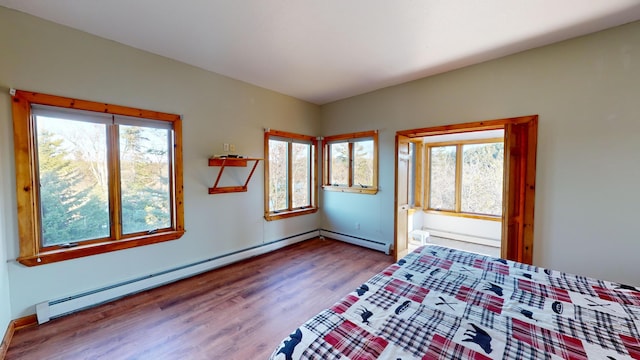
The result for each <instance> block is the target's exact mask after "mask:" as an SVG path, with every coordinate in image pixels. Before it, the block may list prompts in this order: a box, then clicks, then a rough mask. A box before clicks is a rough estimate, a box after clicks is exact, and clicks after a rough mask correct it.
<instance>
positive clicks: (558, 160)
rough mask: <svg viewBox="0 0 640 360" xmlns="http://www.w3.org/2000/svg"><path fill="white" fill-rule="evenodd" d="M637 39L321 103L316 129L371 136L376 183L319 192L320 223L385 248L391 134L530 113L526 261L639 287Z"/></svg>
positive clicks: (539, 53) (521, 58) (580, 42)
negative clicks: (535, 118) (374, 189)
mask: <svg viewBox="0 0 640 360" xmlns="http://www.w3.org/2000/svg"><path fill="white" fill-rule="evenodd" d="M639 44H640V22H635V23H632V24H629V25H626V26H621V27H618V28H614V29H610V30H607V31H603V32H599V33H596V34H592V35H588V36H584V37H581V38H577V39H573V40H568V41H565V42H562V43H558V44H555V45H551V46H546V47H543V48H538V49H534V50H530V51H526V52H523V53H520V54H516V55H513V56H508V57H505V58H502V59H498V60H494V61H489V62H486V63H483V64H479V65H476V66H471V67H468V68H464V69H461V70H458V71H453V72H450V73H446V74H442V75H438V76H433V77H429V78H425V79H422V80H418V81H414V82H410V83H406V84H403V85H399V86H395V87H390V88H387V89H383V90H379V91H375V92H372V93H369V94H365V95H361V96H356V97H353V98H349V99H346V100H342V101H338V102H335V103H332V104H329V105H326V106H323V107H322V109H321V110H322V130H323V133H324V134H335V133H344V132H353V131H363V130H369V129H379V130H380V134H379V136H380V137H379V139H380V185H381V186H382V191H381V192H380V193H378V194H377V195H375V196H362V195H361V196H358V197H357V199H356V198H353V197H355V196H354V195H346V194H340V193H332V194H324V204H325V208H326V209H328V211H330V210H329V209H339V214H336V213H332V215H331V216H325V217H324V218H323V227H324V228H334V229H335V230H336V231H342V232H345V233H349V234H359V233H362V234H365V233H366V234H373V235H372V236H377V237H379V238H381V239H385V240H386V241H392V239H393V214H394V208H393V187H394V154H393V153H394V135H395V132H396V131H398V130H406V129H415V128H422V127H430V126H438V125H444V124H454V123H463V122H472V121H479V120H488V119H498V118H505V117H514V116H522V115H531V114H539V115H540V118H539V133H538V137H539V139H538V163H537V178H536V204H535V205H536V211H535V228H534V233H535V240H534V241H535V243H534V257H533V261H534V264H536V265H540V266H545V267H551V268H555V269H559V270H564V271H569V272H573V273H581V274H585V275H590V276H595V277H599V278H604V279H609V280H613V281H619V282H625V283H631V284H636V285H638V284H640V272H639V271H638V266H637V258H638V254H640V241H638V227H637V223H638V218H639V217H640V211H639V210H638V204H640V191H638V190H637V184H638V179H640V157H639V156H638V154H640V141H639V140H638V139H639V137H640V101H639V94H640V46H639ZM355 216H357V217H358V218H361V219H369V220H370V221H368V222H366V223H365V222H363V227H362V228H361V230H359V231H356V230H354V229H353V227H352V224H351V223H352V222H353V221H352V220H350V219H351V218H349V217H355ZM338 219H339V220H338ZM365 224H366V227H365ZM377 231H380V232H381V233H380V234H378V233H377Z"/></svg>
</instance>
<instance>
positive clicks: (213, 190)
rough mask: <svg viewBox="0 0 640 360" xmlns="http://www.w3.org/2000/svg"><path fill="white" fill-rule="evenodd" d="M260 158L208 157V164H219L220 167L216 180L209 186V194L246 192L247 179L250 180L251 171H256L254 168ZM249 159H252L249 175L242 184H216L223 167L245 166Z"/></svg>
mask: <svg viewBox="0 0 640 360" xmlns="http://www.w3.org/2000/svg"><path fill="white" fill-rule="evenodd" d="M260 160H262V159H258V158H210V159H209V166H219V167H220V172H219V173H218V177H217V178H216V182H215V183H214V184H213V187H210V188H209V194H226V193H234V192H246V191H247V185H249V181H250V180H251V176H253V173H254V172H255V171H256V168H257V167H258V163H259V162H260ZM250 161H254V164H253V167H252V168H251V171H250V172H249V176H248V177H247V180H246V181H245V182H244V185H242V186H218V183H219V182H220V177H221V176H222V172H223V171H224V168H225V167H227V166H234V167H246V166H247V163H248V162H250Z"/></svg>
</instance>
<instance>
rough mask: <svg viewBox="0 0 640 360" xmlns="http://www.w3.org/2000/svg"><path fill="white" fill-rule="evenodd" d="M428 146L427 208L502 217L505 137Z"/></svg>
mask: <svg viewBox="0 0 640 360" xmlns="http://www.w3.org/2000/svg"><path fill="white" fill-rule="evenodd" d="M425 145H426V146H425V148H426V159H427V166H426V176H425V180H426V181H425V182H426V191H425V196H426V201H425V204H426V210H430V211H437V212H441V213H447V214H451V215H461V216H471V217H480V218H487V219H495V220H500V218H501V216H502V191H503V189H502V183H503V171H504V170H503V164H504V140H503V138H494V139H479V140H465V141H453V142H446V143H429V144H425Z"/></svg>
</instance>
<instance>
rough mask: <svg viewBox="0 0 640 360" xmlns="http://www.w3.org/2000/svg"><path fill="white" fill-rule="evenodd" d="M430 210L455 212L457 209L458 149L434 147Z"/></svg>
mask: <svg viewBox="0 0 640 360" xmlns="http://www.w3.org/2000/svg"><path fill="white" fill-rule="evenodd" d="M430 153H431V155H430V156H431V168H430V171H429V173H430V186H429V191H430V192H429V208H431V209H438V210H455V208H456V147H455V146H439V147H432V148H431V150H430Z"/></svg>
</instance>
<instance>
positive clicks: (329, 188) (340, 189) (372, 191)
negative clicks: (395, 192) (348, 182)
mask: <svg viewBox="0 0 640 360" xmlns="http://www.w3.org/2000/svg"><path fill="white" fill-rule="evenodd" d="M322 189H323V190H326V191H337V192H347V193H356V194H368V195H374V194H377V193H378V188H376V187H366V188H363V187H347V186H333V185H323V186H322Z"/></svg>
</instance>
